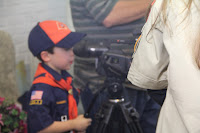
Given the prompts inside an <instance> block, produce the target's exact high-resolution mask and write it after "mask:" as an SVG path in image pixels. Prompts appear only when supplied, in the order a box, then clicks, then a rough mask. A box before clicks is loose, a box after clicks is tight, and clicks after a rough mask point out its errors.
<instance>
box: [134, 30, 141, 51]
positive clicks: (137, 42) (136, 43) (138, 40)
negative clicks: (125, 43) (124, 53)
mask: <svg viewBox="0 0 200 133" xmlns="http://www.w3.org/2000/svg"><path fill="white" fill-rule="evenodd" d="M141 36H142V34H141V35H140V36H139V37H138V39H137V40H136V42H135V45H134V54H135V53H136V51H137V48H138V46H139V44H140V39H141Z"/></svg>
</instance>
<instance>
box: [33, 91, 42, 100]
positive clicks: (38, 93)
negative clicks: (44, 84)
mask: <svg viewBox="0 0 200 133" xmlns="http://www.w3.org/2000/svg"><path fill="white" fill-rule="evenodd" d="M42 95H43V91H32V93H31V100H41V99H42Z"/></svg>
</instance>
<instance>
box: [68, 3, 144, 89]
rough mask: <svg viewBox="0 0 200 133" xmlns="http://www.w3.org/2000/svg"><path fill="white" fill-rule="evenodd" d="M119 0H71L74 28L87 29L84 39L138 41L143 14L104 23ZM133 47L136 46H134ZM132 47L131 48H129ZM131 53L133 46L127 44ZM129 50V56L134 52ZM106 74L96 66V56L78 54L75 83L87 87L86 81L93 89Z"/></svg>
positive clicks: (99, 84)
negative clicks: (124, 21) (118, 22)
mask: <svg viewBox="0 0 200 133" xmlns="http://www.w3.org/2000/svg"><path fill="white" fill-rule="evenodd" d="M116 2H118V0H70V4H71V12H72V19H73V24H74V27H75V30H76V31H78V32H83V33H87V36H86V37H85V39H87V40H92V41H96V42H98V43H99V42H102V41H105V40H118V39H119V40H126V41H128V42H132V43H133V44H134V43H135V39H136V38H137V37H138V36H139V35H140V33H141V28H142V26H143V25H144V22H145V20H144V18H141V19H139V20H137V21H134V22H132V23H129V24H125V25H120V26H114V27H111V28H106V27H104V26H103V25H102V22H103V20H104V19H105V17H106V16H107V15H108V14H109V13H110V11H111V10H112V8H113V6H114V5H115V4H116ZM133 47H134V46H133ZM130 50H131V51H130ZM125 51H127V52H128V53H129V54H130V53H131V54H132V53H133V49H130V47H129V48H127V49H126V50H125ZM131 54H130V56H131ZM103 82H104V77H102V76H99V74H97V73H96V70H95V59H94V58H80V57H76V58H75V64H74V85H75V86H76V87H78V88H79V89H84V87H85V86H86V85H88V87H89V88H90V89H92V90H93V91H95V90H96V89H97V87H98V88H99V87H101V86H102V84H103Z"/></svg>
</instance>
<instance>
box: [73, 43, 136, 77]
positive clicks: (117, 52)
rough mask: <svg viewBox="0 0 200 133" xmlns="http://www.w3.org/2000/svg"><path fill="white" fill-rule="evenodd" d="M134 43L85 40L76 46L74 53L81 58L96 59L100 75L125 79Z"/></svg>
mask: <svg viewBox="0 0 200 133" xmlns="http://www.w3.org/2000/svg"><path fill="white" fill-rule="evenodd" d="M133 43H134V42H133V41H124V40H116V41H108V40H104V41H101V42H96V41H91V40H90V41H88V40H83V41H82V42H81V43H80V44H77V45H75V47H74V53H75V55H76V56H79V57H89V58H92V57H93V58H96V63H95V64H96V70H97V72H98V73H99V74H100V75H103V76H106V77H120V78H123V79H125V78H126V76H127V73H128V70H129V67H130V64H131V61H132V58H131V55H132V53H133V47H134V46H133ZM127 49H128V51H127Z"/></svg>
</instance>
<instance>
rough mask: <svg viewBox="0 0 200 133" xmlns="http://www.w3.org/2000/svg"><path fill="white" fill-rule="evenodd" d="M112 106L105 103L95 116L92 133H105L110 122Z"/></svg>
mask: <svg viewBox="0 0 200 133" xmlns="http://www.w3.org/2000/svg"><path fill="white" fill-rule="evenodd" d="M113 107H114V106H113V105H112V104H110V103H105V104H103V105H102V107H101V108H100V110H99V112H97V113H96V115H95V124H94V126H93V130H92V131H93V133H106V131H107V126H108V124H109V122H110V118H111V114H112V112H113Z"/></svg>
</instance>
